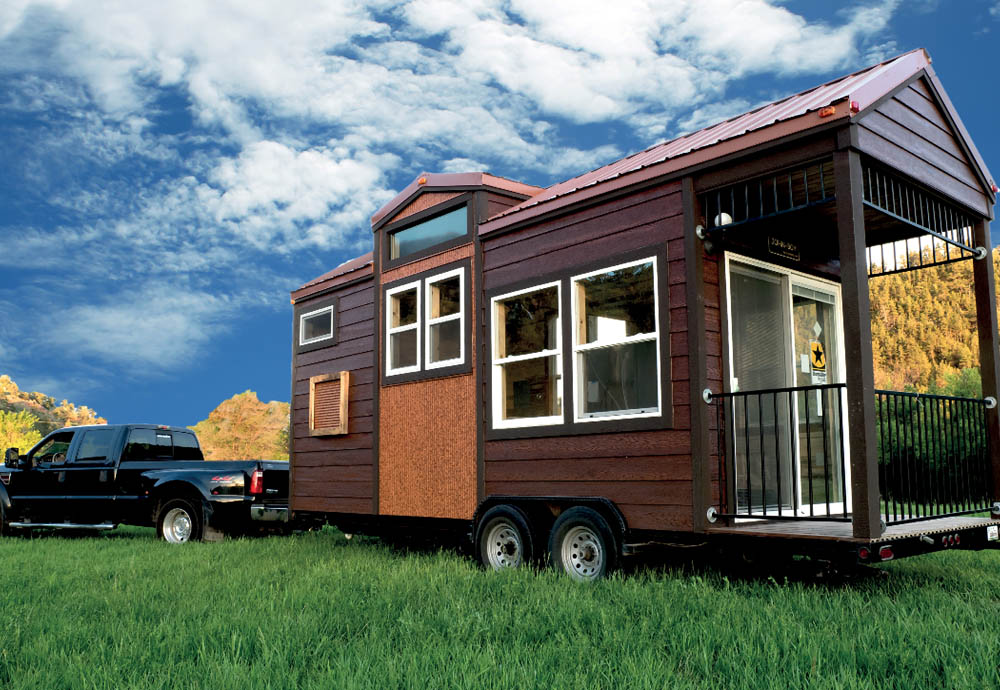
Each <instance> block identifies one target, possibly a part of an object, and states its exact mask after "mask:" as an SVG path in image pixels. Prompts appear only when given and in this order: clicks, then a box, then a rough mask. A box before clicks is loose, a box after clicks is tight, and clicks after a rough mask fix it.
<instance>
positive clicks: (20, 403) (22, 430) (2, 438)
mask: <svg viewBox="0 0 1000 690" xmlns="http://www.w3.org/2000/svg"><path fill="white" fill-rule="evenodd" d="M107 423H108V420H106V419H104V418H103V417H100V416H98V414H97V413H96V412H95V411H94V410H92V409H90V408H89V407H87V406H86V405H80V406H79V407H78V406H76V405H74V404H73V403H71V402H69V401H67V400H63V401H62V402H60V403H59V404H56V399H55V398H53V397H52V396H50V395H45V394H44V393H38V392H29V391H22V390H21V388H20V387H19V386H18V385H17V384H16V383H15V382H14V380H13V379H11V377H10V376H8V375H7V374H3V375H0V452H2V450H3V449H4V448H11V447H13V448H20V449H21V450H22V451H25V450H27V449H28V448H30V447H31V446H33V445H35V444H36V443H37V442H38V441H40V440H41V439H42V437H43V436H45V435H46V434H47V433H49V432H50V431H54V430H55V429H58V428H60V427H64V426H82V425H84V424H107Z"/></svg>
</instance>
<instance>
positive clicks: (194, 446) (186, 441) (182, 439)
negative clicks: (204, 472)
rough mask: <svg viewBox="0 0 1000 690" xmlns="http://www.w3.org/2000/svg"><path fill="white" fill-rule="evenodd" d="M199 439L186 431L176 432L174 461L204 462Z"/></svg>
mask: <svg viewBox="0 0 1000 690" xmlns="http://www.w3.org/2000/svg"><path fill="white" fill-rule="evenodd" d="M204 459H205V456H204V455H202V453H201V448H200V447H199V446H198V437H196V436H195V435H194V434H191V433H188V432H186V431H175V432H174V460H204Z"/></svg>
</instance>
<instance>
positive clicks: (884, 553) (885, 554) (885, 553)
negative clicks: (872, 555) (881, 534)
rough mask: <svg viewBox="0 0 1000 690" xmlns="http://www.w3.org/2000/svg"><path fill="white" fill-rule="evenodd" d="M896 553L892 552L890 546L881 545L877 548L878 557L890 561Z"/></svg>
mask: <svg viewBox="0 0 1000 690" xmlns="http://www.w3.org/2000/svg"><path fill="white" fill-rule="evenodd" d="M895 555H896V554H894V553H893V552H892V547H890V546H883V547H882V548H881V549H879V550H878V557H879V558H881V559H882V560H883V561H891V560H892V559H893V557H894V556H895Z"/></svg>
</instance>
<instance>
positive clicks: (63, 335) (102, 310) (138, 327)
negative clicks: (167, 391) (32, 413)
mask: <svg viewBox="0 0 1000 690" xmlns="http://www.w3.org/2000/svg"><path fill="white" fill-rule="evenodd" d="M234 301H235V302H236V303H234ZM234 306H236V307H238V306H240V304H239V301H238V300H234V299H233V298H232V297H226V296H221V295H217V294H209V293H205V292H199V291H184V290H182V289H178V287H177V286H176V285H168V284H151V285H146V286H144V287H143V288H142V289H140V290H138V291H129V292H127V293H120V294H113V295H109V296H107V297H105V298H104V299H102V300H101V301H99V302H97V303H92V304H78V305H75V306H71V307H68V308H66V309H61V310H56V313H55V314H54V315H53V318H54V319H55V321H56V322H58V323H60V324H61V326H60V327H59V328H56V329H52V331H51V332H50V333H49V338H50V339H51V340H50V342H51V344H53V345H56V346H61V347H65V348H67V349H68V350H70V351H75V352H80V353H84V354H88V355H94V356H96V357H98V358H100V359H102V360H106V361H108V360H110V361H114V362H119V363H125V364H128V365H130V366H132V367H151V368H152V369H153V370H154V371H156V370H160V369H163V368H172V367H176V366H180V365H183V364H185V362H186V361H187V360H189V359H190V358H191V357H193V356H194V355H195V354H196V353H197V352H198V350H199V349H200V348H201V346H202V345H203V344H204V343H205V342H206V341H208V339H209V338H213V337H217V336H218V335H220V334H222V333H225V332H226V331H227V330H228V326H227V320H226V319H225V315H226V314H227V313H228V312H229V311H230V310H231V309H232V307H234Z"/></svg>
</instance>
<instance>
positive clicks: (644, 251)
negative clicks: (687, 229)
mask: <svg viewBox="0 0 1000 690" xmlns="http://www.w3.org/2000/svg"><path fill="white" fill-rule="evenodd" d="M650 257H655V258H656V263H657V281H658V283H657V285H656V299H657V308H658V312H657V319H658V322H657V323H658V328H659V350H658V352H659V358H660V370H659V386H660V413H659V414H658V415H656V416H644V417H634V416H627V417H623V418H620V419H608V418H606V417H605V418H595V419H593V420H591V421H588V422H587V423H584V424H580V423H577V422H576V420H575V419H574V411H573V409H572V408H571V405H572V404H574V403H572V402H567V401H569V400H570V399H571V398H572V397H573V396H574V394H575V393H574V387H573V381H572V376H567V375H566V367H567V366H570V367H572V366H573V363H572V362H571V363H570V364H569V365H567V364H566V363H565V361H563V363H562V373H563V382H562V386H563V387H562V389H561V390H562V397H563V419H562V420H561V421H560V422H559V423H552V424H548V425H541V426H522V427H512V428H505V427H503V426H497V424H496V421H495V420H496V414H495V412H494V407H493V405H494V403H493V400H494V395H495V391H494V389H495V388H496V385H495V383H494V381H493V375H492V370H491V369H490V367H491V366H492V349H491V348H492V345H487V344H486V343H485V342H484V343H483V344H482V345H481V346H480V350H479V352H480V355H481V357H480V360H481V361H480V364H479V366H480V367H481V369H480V376H481V377H482V382H483V384H484V385H485V386H486V389H487V390H486V400H485V402H484V404H483V408H484V412H485V416H486V422H485V425H484V429H483V432H484V439H485V440H486V441H503V440H514V439H527V438H557V437H563V436H585V435H590V434H614V433H623V432H630V431H655V430H665V429H672V428H674V391H673V384H674V380H673V378H672V376H671V374H672V367H673V366H674V364H673V360H672V359H671V352H672V350H673V346H674V341H673V339H672V334H671V332H670V328H671V323H672V318H671V316H672V314H671V307H670V299H669V289H670V285H669V283H670V276H671V271H670V269H671V266H670V264H669V262H668V255H667V242H666V240H663V241H656V242H653V243H650V244H645V245H641V246H639V247H636V248H632V249H626V250H625V251H623V252H621V253H618V254H609V255H608V256H607V257H605V258H602V259H599V260H596V261H594V260H591V261H583V262H580V263H576V264H573V265H571V266H569V267H568V268H562V269H558V270H554V271H551V272H546V273H540V274H538V275H536V276H535V277H533V278H529V279H521V280H514V281H510V282H508V283H506V284H503V285H499V286H497V287H494V288H490V289H488V290H486V291H485V292H484V295H483V297H484V304H483V309H482V313H483V316H484V317H485V318H484V320H485V323H484V324H483V325H482V329H481V330H482V333H483V335H484V337H485V338H490V342H491V343H492V340H493V338H494V328H495V325H494V321H495V315H494V311H493V308H492V302H491V300H493V298H495V297H497V296H503V295H509V294H511V293H514V292H520V291H522V290H523V291H531V290H534V289H536V288H537V287H538V286H540V285H545V284H548V283H554V282H559V283H560V284H561V285H562V302H561V310H562V311H561V314H562V315H566V314H571V313H572V305H571V301H572V300H571V299H570V297H571V289H572V288H571V285H572V281H571V277H574V276H581V275H585V274H589V273H591V272H601V271H603V270H606V269H607V268H608V267H609V266H612V267H613V266H617V265H621V264H626V263H631V262H633V261H636V262H638V261H640V260H648V259H649V258H650ZM661 312H662V313H661ZM560 333H561V336H562V343H563V350H564V351H566V352H568V351H569V350H570V346H569V343H571V342H572V338H573V333H572V322H571V321H570V320H569V319H565V318H564V319H563V323H562V327H561V330H560ZM564 354H565V352H564Z"/></svg>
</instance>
